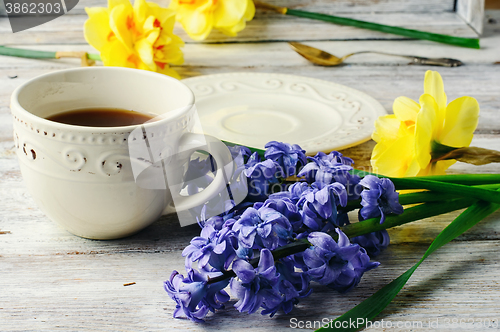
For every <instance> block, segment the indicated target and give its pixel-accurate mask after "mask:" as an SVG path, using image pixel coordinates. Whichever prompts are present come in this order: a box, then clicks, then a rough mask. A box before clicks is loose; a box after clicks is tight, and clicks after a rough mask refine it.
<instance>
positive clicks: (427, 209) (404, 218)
mask: <svg viewBox="0 0 500 332" xmlns="http://www.w3.org/2000/svg"><path fill="white" fill-rule="evenodd" d="M422 194H423V193H422ZM408 195H412V194H408ZM401 196H403V195H401ZM475 202H476V200H473V199H472V200H471V199H470V198H458V199H452V200H447V201H439V202H430V203H423V204H420V205H417V206H414V207H411V208H407V209H405V212H404V213H403V214H401V215H390V216H387V217H386V218H385V222H384V223H383V224H381V223H380V218H371V219H367V220H363V221H360V222H357V223H354V224H349V225H346V226H344V227H341V229H342V231H343V232H344V233H345V234H346V235H347V236H348V237H349V238H351V237H355V236H359V235H363V234H368V233H372V232H376V231H380V230H383V229H388V228H392V227H395V226H400V225H404V224H407V223H409V222H413V221H417V220H420V219H424V218H429V217H432V216H436V215H440V214H444V213H448V212H452V211H456V210H460V209H463V208H466V207H468V206H470V205H472V204H474V203H475ZM328 234H330V236H332V238H333V239H334V240H337V239H338V234H337V233H336V232H335V231H333V232H330V233H328ZM310 246H311V244H310V243H309V241H307V239H300V240H297V241H294V242H292V243H289V244H287V245H285V246H283V247H280V248H278V249H276V250H273V251H272V254H273V257H274V259H275V260H278V259H280V258H283V257H287V256H290V255H293V254H296V253H299V252H302V251H304V250H306V249H307V248H309V247H310ZM258 263H259V257H256V258H253V259H251V260H250V264H252V266H254V267H256V266H257V265H258ZM234 276H235V273H234V272H233V271H232V270H228V271H224V272H223V274H222V275H220V276H217V277H215V278H210V279H209V280H208V283H209V284H211V283H216V282H219V281H222V280H225V279H228V278H232V277H234Z"/></svg>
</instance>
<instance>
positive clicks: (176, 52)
mask: <svg viewBox="0 0 500 332" xmlns="http://www.w3.org/2000/svg"><path fill="white" fill-rule="evenodd" d="M161 51H162V54H163V58H162V62H167V63H169V64H172V65H182V64H183V63H184V55H183V54H182V51H181V50H180V48H179V47H168V46H166V47H164V48H163V49H162V50H161Z"/></svg>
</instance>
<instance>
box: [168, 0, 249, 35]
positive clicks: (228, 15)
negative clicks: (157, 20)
mask: <svg viewBox="0 0 500 332" xmlns="http://www.w3.org/2000/svg"><path fill="white" fill-rule="evenodd" d="M169 8H171V9H173V10H175V11H176V12H177V21H179V22H180V23H181V24H182V26H183V27H184V30H186V32H187V33H188V35H189V36H190V37H191V38H193V39H195V40H203V39H205V38H206V37H207V36H208V34H209V33H210V31H212V29H213V28H216V29H218V30H220V31H221V32H222V33H224V34H226V35H229V36H236V34H237V33H238V32H240V31H241V30H243V29H244V28H245V25H246V21H250V20H251V19H252V18H253V16H254V15H255V6H254V3H253V1H252V0H172V1H171V2H170V6H169Z"/></svg>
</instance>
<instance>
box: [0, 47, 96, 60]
mask: <svg viewBox="0 0 500 332" xmlns="http://www.w3.org/2000/svg"><path fill="white" fill-rule="evenodd" d="M0 55H7V56H16V57H20V58H30V59H56V52H50V51H36V50H26V49H23V48H14V47H7V46H1V45H0ZM87 58H89V59H90V60H97V61H101V56H100V55H99V54H95V53H88V54H87Z"/></svg>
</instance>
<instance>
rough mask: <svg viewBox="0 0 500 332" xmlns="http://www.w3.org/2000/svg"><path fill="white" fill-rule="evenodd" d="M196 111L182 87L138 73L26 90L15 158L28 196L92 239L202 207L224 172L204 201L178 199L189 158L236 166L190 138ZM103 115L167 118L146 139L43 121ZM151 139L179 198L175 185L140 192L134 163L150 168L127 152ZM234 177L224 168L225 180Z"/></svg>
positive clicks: (85, 75) (222, 149)
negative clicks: (74, 114)
mask: <svg viewBox="0 0 500 332" xmlns="http://www.w3.org/2000/svg"><path fill="white" fill-rule="evenodd" d="M193 106H194V95H193V93H192V92H191V90H190V89H189V88H188V87H186V86H185V85H184V84H183V83H181V82H180V81H178V80H176V79H173V78H171V77H168V76H165V75H161V74H156V73H152V72H148V71H142V70H136V69H128V68H118V67H91V68H77V69H69V70H62V71H56V72H52V73H49V74H46V75H42V76H39V77H36V78H34V79H32V80H30V81H28V82H26V83H24V84H23V85H21V86H20V87H18V88H17V89H16V90H15V91H14V93H13V94H12V98H11V110H12V114H13V117H14V141H15V144H16V148H17V149H16V151H17V155H18V158H19V163H20V166H21V172H22V175H23V178H24V180H25V183H26V185H27V187H28V189H29V191H30V192H31V195H32V196H33V198H34V199H35V201H36V203H37V204H38V206H39V207H40V208H41V209H42V211H44V213H45V214H46V215H47V216H48V217H49V218H50V219H52V220H53V221H55V222H57V223H59V224H60V225H62V227H64V228H65V229H66V230H68V231H70V232H71V233H73V234H76V235H78V236H81V237H85V238H91V239H115V238H120V237H125V236H128V235H131V234H133V233H135V232H137V231H139V230H141V229H143V228H144V227H146V226H148V225H150V224H151V223H152V222H154V221H155V220H157V219H158V218H159V217H160V216H161V215H162V214H164V213H165V211H166V209H167V208H168V207H169V205H170V203H172V201H175V205H176V208H177V209H178V210H180V209H188V208H191V207H194V206H198V205H200V204H203V203H204V202H206V201H207V200H209V199H210V198H211V197H213V196H215V195H217V194H218V193H219V192H220V191H222V190H224V189H225V185H226V183H225V179H224V175H223V173H224V172H217V174H216V176H215V179H214V181H213V182H212V184H210V185H209V186H208V187H207V188H206V189H205V190H203V191H201V192H200V193H198V194H195V195H192V196H188V197H186V196H182V195H180V193H179V192H178V190H179V189H178V188H180V186H179V185H178V184H179V183H180V182H181V179H182V176H183V172H184V168H183V166H184V165H185V164H186V162H187V161H188V159H189V156H190V154H191V153H192V152H193V151H194V150H205V151H207V152H209V153H210V154H211V155H212V156H213V157H214V159H215V160H216V162H217V165H226V166H227V165H230V164H231V160H232V159H231V154H230V152H229V150H228V149H227V147H226V146H225V145H224V144H223V143H222V142H220V141H218V140H217V139H215V138H211V137H209V136H202V135H197V134H193V133H192V128H193V123H194V116H195V112H196V110H195V108H194V107H193ZM99 107H101V108H122V109H127V110H134V111H139V112H144V113H149V114H154V115H158V116H160V119H159V120H157V121H154V122H150V123H146V124H143V125H140V126H139V127H140V129H141V130H137V128H138V126H124V127H84V126H74V125H67V124H62V123H58V122H53V121H49V120H47V119H45V118H46V117H49V116H51V115H53V114H56V113H60V112H64V111H67V110H74V109H84V108H99ZM134 130H135V131H134ZM137 132H140V133H141V135H139V136H138V135H136V134H134V133H137ZM131 133H132V135H131ZM136 136H137V137H136ZM148 139H150V140H155V144H156V145H157V146H158V143H161V146H162V149H161V151H160V152H159V153H158V155H156V156H152V158H153V159H155V160H154V161H158V160H160V159H161V160H162V161H161V162H162V167H164V168H165V169H166V172H167V173H169V176H168V179H169V183H170V182H176V186H175V188H176V189H175V192H174V191H173V190H169V189H168V188H173V187H174V186H169V185H168V184H165V185H164V186H159V187H158V186H156V187H155V186H152V187H151V186H148V185H146V186H144V185H141V184H138V183H137V181H136V178H137V174H135V175H134V172H133V169H132V168H133V167H132V164H134V163H135V162H143V163H144V162H145V161H144V160H142V161H137V160H136V159H134V158H131V157H130V153H129V151H131V150H130V149H129V148H130V147H129V144H130V145H131V146H133V144H134V143H135V141H136V142H137V144H139V145H144V144H145V142H146V140H148ZM132 140H133V141H134V142H131V141H132ZM148 143H149V142H148ZM200 145H205V146H202V147H200ZM148 146H149V145H148ZM157 151H159V150H158V149H157V150H155V152H154V153H156V152H157ZM149 152H150V153H151V151H149ZM162 153H163V154H165V153H166V154H168V155H169V156H170V157H169V158H164V156H162ZM172 156H174V157H172ZM146 162H148V161H147V160H146ZM229 168H230V167H225V171H226V173H227V172H229V171H227V170H228V169H229ZM139 169H141V167H139ZM225 176H227V174H225ZM172 179H173V181H172ZM153 181H156V180H154V179H153ZM162 181H163V179H162Z"/></svg>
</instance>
